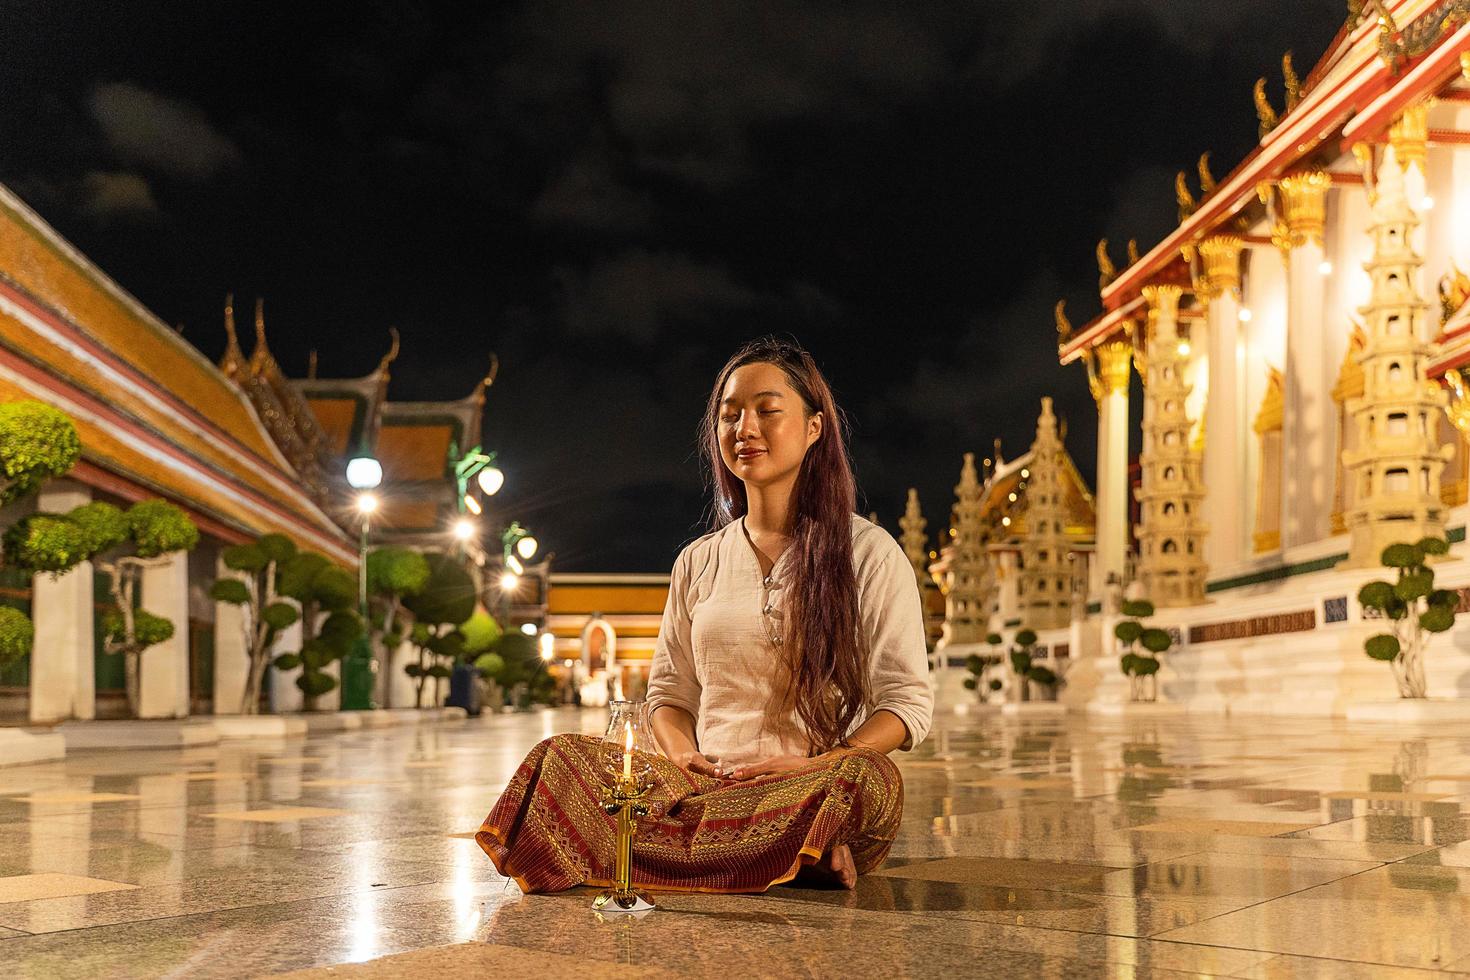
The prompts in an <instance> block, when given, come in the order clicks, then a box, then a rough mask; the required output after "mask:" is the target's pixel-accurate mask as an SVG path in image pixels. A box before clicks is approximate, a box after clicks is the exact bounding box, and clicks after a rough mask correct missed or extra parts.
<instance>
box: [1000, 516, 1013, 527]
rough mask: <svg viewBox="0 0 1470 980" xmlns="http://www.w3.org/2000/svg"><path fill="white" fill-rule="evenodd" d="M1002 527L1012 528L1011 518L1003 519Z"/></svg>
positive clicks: (1001, 520)
mask: <svg viewBox="0 0 1470 980" xmlns="http://www.w3.org/2000/svg"><path fill="white" fill-rule="evenodd" d="M1000 526H1001V527H1010V526H1011V519H1010V518H1009V517H1002V518H1001V519H1000Z"/></svg>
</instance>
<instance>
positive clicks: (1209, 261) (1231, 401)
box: [1199, 235, 1249, 574]
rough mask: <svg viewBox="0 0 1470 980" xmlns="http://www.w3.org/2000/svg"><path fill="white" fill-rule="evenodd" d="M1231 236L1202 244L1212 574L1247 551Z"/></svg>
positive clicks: (1236, 272) (1236, 248)
mask: <svg viewBox="0 0 1470 980" xmlns="http://www.w3.org/2000/svg"><path fill="white" fill-rule="evenodd" d="M1243 244H1244V243H1243V242H1242V241H1241V240H1240V239H1239V238H1236V237H1234V236H1232V235H1222V236H1218V237H1215V238H1210V239H1206V240H1205V241H1203V242H1201V243H1200V246H1199V253H1200V257H1201V258H1202V259H1204V263H1205V276H1204V292H1205V295H1206V297H1207V298H1208V300H1209V310H1208V320H1207V323H1208V333H1209V345H1210V354H1209V365H1210V366H1209V370H1210V381H1209V391H1208V393H1207V394H1206V396H1205V460H1204V470H1205V524H1206V525H1207V527H1206V533H1207V534H1208V537H1207V538H1206V539H1205V561H1206V563H1207V564H1208V565H1209V567H1210V570H1211V571H1212V572H1214V573H1217V574H1218V573H1219V572H1220V571H1221V570H1222V569H1224V568H1226V567H1228V566H1230V565H1233V564H1235V563H1236V562H1239V561H1240V560H1241V558H1242V557H1243V556H1244V555H1245V554H1246V551H1245V521H1244V516H1245V512H1246V507H1247V502H1246V499H1245V496H1244V491H1243V490H1242V487H1243V486H1244V477H1245V472H1246V459H1245V447H1246V438H1245V434H1246V432H1247V431H1249V430H1248V429H1247V427H1246V405H1245V385H1244V372H1243V371H1242V369H1241V368H1242V365H1241V358H1242V347H1241V344H1240V250H1241V247H1242V245H1243Z"/></svg>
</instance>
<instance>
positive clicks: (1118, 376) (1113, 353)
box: [1094, 340, 1133, 395]
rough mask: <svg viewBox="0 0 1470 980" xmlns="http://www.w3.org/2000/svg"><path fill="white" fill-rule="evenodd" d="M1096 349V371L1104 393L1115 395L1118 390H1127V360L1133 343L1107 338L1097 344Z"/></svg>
mask: <svg viewBox="0 0 1470 980" xmlns="http://www.w3.org/2000/svg"><path fill="white" fill-rule="evenodd" d="M1094 349H1095V350H1096V351H1097V362H1098V366H1097V373H1098V376H1099V378H1100V380H1101V382H1102V387H1103V393H1104V394H1105V395H1115V394H1117V393H1118V392H1123V393H1125V394H1126V393H1127V391H1128V362H1129V360H1130V358H1131V356H1132V353H1133V345H1132V344H1130V343H1128V342H1127V341H1126V340H1109V341H1104V342H1103V343H1101V344H1098V345H1097V347H1096V348H1094Z"/></svg>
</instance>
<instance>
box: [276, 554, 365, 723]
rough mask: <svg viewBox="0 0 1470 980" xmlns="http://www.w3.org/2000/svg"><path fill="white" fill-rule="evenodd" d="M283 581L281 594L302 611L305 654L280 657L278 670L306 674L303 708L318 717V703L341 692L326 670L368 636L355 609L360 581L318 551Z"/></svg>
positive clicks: (286, 570)
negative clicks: (364, 632) (332, 692)
mask: <svg viewBox="0 0 1470 980" xmlns="http://www.w3.org/2000/svg"><path fill="white" fill-rule="evenodd" d="M277 578H278V580H277V584H276V589H277V591H278V592H279V593H280V594H281V595H283V596H287V597H288V598H291V599H295V600H296V601H297V603H299V604H300V606H301V649H300V650H295V651H291V652H288V653H282V654H280V655H279V656H277V657H276V659H275V661H274V665H275V667H276V669H277V670H295V669H296V668H298V667H299V668H301V674H300V675H299V676H298V677H297V678H296V686H297V687H298V688H299V689H300V690H301V694H302V706H303V708H304V709H305V710H307V711H315V710H317V698H319V697H321V696H322V695H324V694H327V693H330V692H331V691H332V690H333V689H334V688H336V686H337V678H335V677H333V676H332V675H331V674H329V673H327V672H326V668H327V667H328V666H329V665H330V664H332V663H334V662H336V661H339V660H341V659H342V658H343V657H345V656H347V654H348V653H350V652H351V651H352V645H353V644H354V643H356V642H357V640H358V638H359V637H361V636H362V633H363V624H362V617H361V616H359V615H358V614H357V612H356V611H354V610H353V608H352V607H353V605H354V604H356V602H357V581H356V580H355V579H354V578H353V577H352V574H351V573H350V572H348V571H347V570H345V569H343V568H339V567H337V566H336V565H333V564H332V563H331V561H329V560H328V559H327V557H326V556H325V555H320V554H317V553H316V552H314V551H303V552H298V553H297V554H295V555H293V556H292V557H291V558H289V559H288V560H287V561H286V562H285V563H283V564H282V565H281V566H280V571H279V573H278V576H277ZM323 613H325V614H326V617H325V619H323V615H322V614H323Z"/></svg>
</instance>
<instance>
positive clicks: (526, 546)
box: [516, 534, 537, 561]
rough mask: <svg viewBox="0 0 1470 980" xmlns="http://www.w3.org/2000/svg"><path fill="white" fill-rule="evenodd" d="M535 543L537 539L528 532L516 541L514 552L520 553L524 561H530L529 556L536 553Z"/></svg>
mask: <svg viewBox="0 0 1470 980" xmlns="http://www.w3.org/2000/svg"><path fill="white" fill-rule="evenodd" d="M536 545H537V541H536V539H535V537H533V536H532V535H529V534H528V535H526V536H525V537H524V538H521V539H520V540H519V541H517V542H516V554H518V555H520V556H521V557H522V558H524V559H525V560H526V561H530V560H531V556H532V555H534V554H536Z"/></svg>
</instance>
